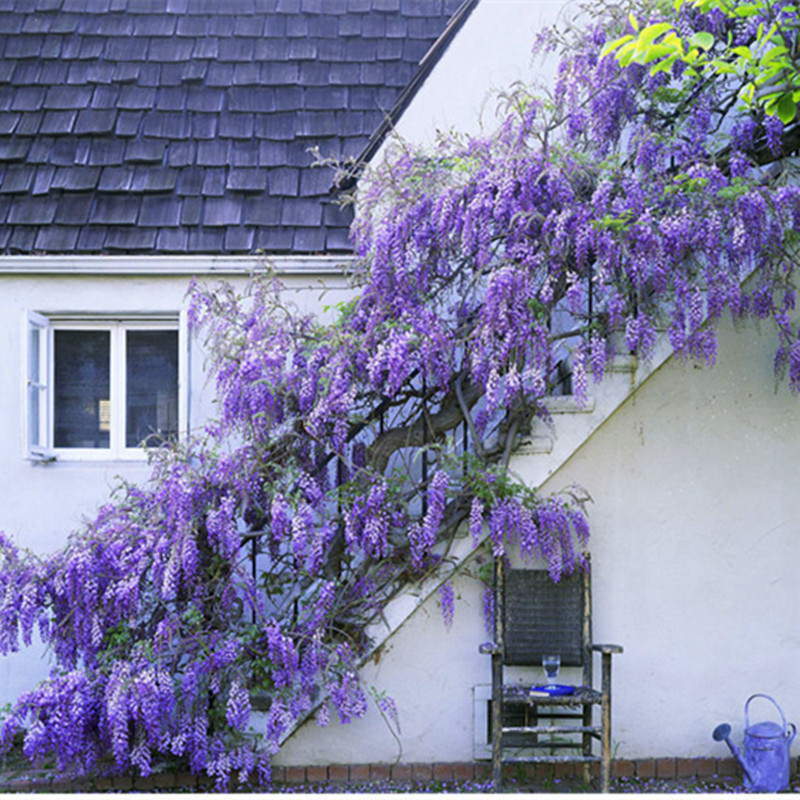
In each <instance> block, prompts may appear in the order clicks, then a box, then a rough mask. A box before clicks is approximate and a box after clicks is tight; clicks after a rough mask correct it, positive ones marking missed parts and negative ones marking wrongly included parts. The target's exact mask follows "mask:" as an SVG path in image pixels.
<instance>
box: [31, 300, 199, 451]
mask: <svg viewBox="0 0 800 800" xmlns="http://www.w3.org/2000/svg"><path fill="white" fill-rule="evenodd" d="M26 327H27V331H26V336H25V342H26V350H27V352H26V354H25V356H26V357H25V362H24V363H25V364H26V365H27V366H26V368H27V376H26V377H27V380H26V388H25V414H26V420H25V428H24V430H25V432H26V448H25V449H26V451H27V454H28V456H29V457H30V458H33V459H39V460H42V459H45V460H49V459H54V458H55V459H64V458H66V459H69V458H73V459H94V460H97V459H119V458H141V457H144V455H145V450H144V448H145V447H157V446H159V445H161V444H163V443H164V442H165V441H169V440H172V439H175V438H176V437H177V435H178V431H179V430H180V429H182V426H184V425H185V422H184V420H183V419H182V417H183V416H185V415H184V413H183V406H184V405H185V404H184V403H183V402H182V397H181V392H180V386H181V384H182V383H183V382H182V381H181V379H180V377H181V370H182V366H183V365H182V362H183V360H184V359H182V357H181V350H182V344H181V336H180V331H179V325H178V319H177V317H173V318H168V317H164V318H158V317H141V318H121V319H120V318H114V319H112V318H108V319H98V318H92V319H89V318H81V317H66V316H44V315H42V314H37V313H33V312H29V313H28V315H27V319H26Z"/></svg>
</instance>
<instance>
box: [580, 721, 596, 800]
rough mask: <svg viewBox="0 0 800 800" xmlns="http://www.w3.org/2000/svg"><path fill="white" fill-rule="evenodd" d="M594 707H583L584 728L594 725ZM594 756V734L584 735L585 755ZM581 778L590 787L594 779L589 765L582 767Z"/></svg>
mask: <svg viewBox="0 0 800 800" xmlns="http://www.w3.org/2000/svg"><path fill="white" fill-rule="evenodd" d="M593 709H594V706H592V705H585V706H584V707H583V725H584V727H586V728H588V727H591V724H592V716H593V714H594V710H593ZM591 754H592V734H591V733H584V734H583V755H584V756H590V755H591ZM581 778H582V780H583V783H584V784H585V785H586V786H588V785H589V781H591V779H592V769H591V765H590V764H588V763H585V764H582V765H581Z"/></svg>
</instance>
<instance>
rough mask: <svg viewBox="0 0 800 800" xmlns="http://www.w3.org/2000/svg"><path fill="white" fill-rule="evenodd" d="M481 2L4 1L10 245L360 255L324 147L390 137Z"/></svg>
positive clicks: (0, 94) (1, 43) (6, 245)
mask: <svg viewBox="0 0 800 800" xmlns="http://www.w3.org/2000/svg"><path fill="white" fill-rule="evenodd" d="M475 2H476V0H2V3H0V5H2V9H0V54H2V55H1V57H0V203H2V204H3V205H2V208H0V212H2V213H0V252H5V253H9V252H15V253H17V252H73V253H100V252H121V251H130V252H148V253H203V252H205V253H208V252H213V253H248V252H253V250H254V249H256V248H263V249H265V250H267V251H270V252H273V253H312V252H341V251H346V250H347V249H348V226H349V224H350V221H351V219H352V211H351V210H350V209H345V210H342V209H339V208H338V206H336V205H335V203H333V193H332V183H333V173H332V172H330V171H329V170H327V171H326V170H324V169H320V168H315V167H312V164H313V162H314V159H315V156H314V155H312V153H311V152H310V151H311V150H312V148H314V147H317V148H319V151H320V152H321V153H322V155H323V156H333V157H338V156H341V155H354V154H359V153H361V152H363V151H364V150H365V148H367V147H368V146H372V145H374V142H375V136H376V131H379V129H380V127H381V126H382V125H383V124H385V116H386V112H387V111H388V110H390V109H391V108H392V107H393V106H394V104H395V103H396V102H397V101H398V99H399V98H400V97H401V93H402V92H403V90H404V89H405V88H406V87H407V86H408V85H409V83H410V82H412V81H413V79H414V76H415V75H416V74H417V73H418V67H419V61H420V59H421V58H422V56H423V55H424V54H425V53H427V52H428V50H429V49H430V48H431V47H432V46H433V45H434V43H435V42H437V40H440V37H442V34H443V33H444V32H445V31H446V30H447V31H448V35H449V34H450V33H452V30H454V26H451V27H450V28H448V22H449V20H450V19H451V17H452V16H453V14H454V13H455V12H456V11H457V10H458V9H459V8H460V7H461V11H460V12H459V18H460V19H461V18H463V17H464V16H465V14H466V13H468V11H469V10H470V9H471V8H472V6H473V5H474V4H475ZM462 4H463V7H462ZM445 42H446V37H445V39H441V40H440V46H442V47H443V46H444V44H445ZM371 137H372V138H371ZM9 201H13V202H9Z"/></svg>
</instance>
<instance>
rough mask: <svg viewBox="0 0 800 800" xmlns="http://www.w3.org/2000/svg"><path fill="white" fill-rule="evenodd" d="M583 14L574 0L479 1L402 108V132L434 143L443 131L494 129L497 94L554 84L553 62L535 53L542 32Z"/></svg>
mask: <svg viewBox="0 0 800 800" xmlns="http://www.w3.org/2000/svg"><path fill="white" fill-rule="evenodd" d="M578 13H579V7H578V3H576V2H574V0H555V2H553V0H479V2H478V5H477V6H476V7H475V9H474V10H473V11H472V13H471V14H470V16H469V18H468V19H467V20H466V22H465V23H464V25H463V27H462V29H461V30H460V31H459V32H458V34H457V35H456V36H455V38H454V39H453V41H452V42H451V43H450V45H449V46H448V48H447V50H446V51H445V53H444V55H443V56H442V58H441V60H440V61H439V62H438V63H437V64H436V66H435V68H434V70H433V71H432V73H431V74H430V75H429V76H428V78H427V79H426V80H425V82H424V83H423V85H422V86H421V87H420V89H419V91H418V92H417V94H416V95H415V97H414V100H413V102H412V103H411V105H410V106H409V107H408V108H407V109H406V110H405V111H404V112H403V114H402V116H401V117H400V119H399V121H398V122H397V125H396V130H397V132H398V134H399V135H400V136H401V137H403V138H404V139H406V140H408V141H412V142H418V143H424V144H432V143H433V142H434V141H435V138H436V133H437V132H438V131H443V132H447V131H450V130H455V131H458V132H461V133H478V132H480V131H481V130H483V131H486V132H491V131H492V130H494V129H495V128H496V127H497V124H498V119H499V117H498V97H497V94H498V92H501V91H504V90H507V89H508V88H509V87H510V86H512V84H514V82H516V81H524V82H525V83H528V84H530V83H536V84H537V85H541V86H546V85H548V83H549V82H550V78H551V77H552V74H553V66H554V62H553V61H552V59H549V60H547V61H544V60H543V59H542V58H541V57H537V58H534V57H533V56H532V53H531V48H532V45H533V42H534V37H535V36H536V34H537V32H539V31H541V30H542V29H543V28H545V27H547V26H550V25H552V24H554V23H555V22H557V21H559V22H560V21H564V20H568V19H572V18H574V17H575V15H576V14H578Z"/></svg>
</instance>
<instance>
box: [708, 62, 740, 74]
mask: <svg viewBox="0 0 800 800" xmlns="http://www.w3.org/2000/svg"><path fill="white" fill-rule="evenodd" d="M711 66H712V67H714V69H715V70H716V71H717V72H718V73H719V74H720V75H735V74H736V67H734V66H733V64H729V63H728V62H727V61H723V60H722V59H721V58H715V59H714V60H713V61H712V62H711Z"/></svg>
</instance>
